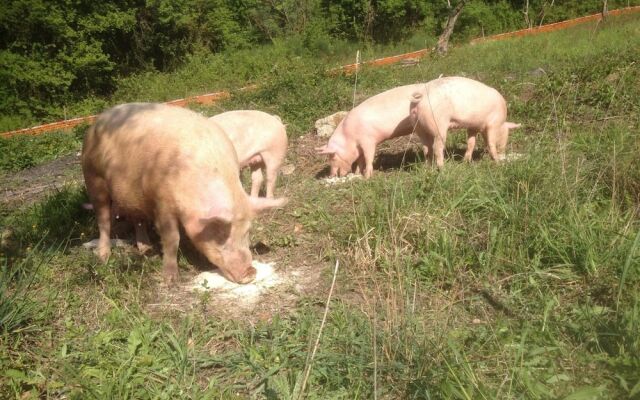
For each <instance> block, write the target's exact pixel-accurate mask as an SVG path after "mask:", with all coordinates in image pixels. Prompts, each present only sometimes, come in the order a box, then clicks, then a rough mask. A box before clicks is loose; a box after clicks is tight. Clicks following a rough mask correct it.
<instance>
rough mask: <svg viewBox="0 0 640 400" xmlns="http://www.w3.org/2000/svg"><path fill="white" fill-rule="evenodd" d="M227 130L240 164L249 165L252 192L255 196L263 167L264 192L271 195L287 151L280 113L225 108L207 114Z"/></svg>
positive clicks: (269, 196)
mask: <svg viewBox="0 0 640 400" xmlns="http://www.w3.org/2000/svg"><path fill="white" fill-rule="evenodd" d="M209 121H213V122H215V123H216V124H218V125H219V126H220V127H221V128H222V130H223V131H224V132H225V133H226V134H227V136H228V137H229V139H230V140H231V143H233V146H234V147H235V149H236V153H237V154H238V160H239V161H240V168H244V167H250V168H251V196H258V193H259V192H260V187H261V186H262V182H263V176H262V169H264V170H265V175H266V176H267V179H266V193H265V194H266V196H267V197H268V198H271V197H273V190H274V188H275V186H276V179H277V178H278V171H279V170H280V167H281V166H282V163H283V162H284V157H285V155H286V154H287V131H286V128H285V126H284V125H283V124H282V121H281V120H280V118H279V117H277V116H275V115H270V114H267V113H265V112H262V111H255V110H238V111H228V112H225V113H222V114H218V115H216V116H213V117H211V118H209Z"/></svg>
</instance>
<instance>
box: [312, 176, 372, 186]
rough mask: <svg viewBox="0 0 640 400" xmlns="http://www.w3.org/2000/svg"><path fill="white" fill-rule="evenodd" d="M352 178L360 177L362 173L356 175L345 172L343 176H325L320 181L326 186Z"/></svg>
mask: <svg viewBox="0 0 640 400" xmlns="http://www.w3.org/2000/svg"><path fill="white" fill-rule="evenodd" d="M354 179H362V175H357V174H347V175H345V176H343V177H337V176H335V177H333V178H325V179H322V180H321V182H322V183H323V184H325V185H327V186H331V185H336V184H340V183H345V182H349V181H351V180H354Z"/></svg>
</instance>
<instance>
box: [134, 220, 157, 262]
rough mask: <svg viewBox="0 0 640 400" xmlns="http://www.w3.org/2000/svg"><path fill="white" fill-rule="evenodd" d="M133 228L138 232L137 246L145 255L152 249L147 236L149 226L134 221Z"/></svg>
mask: <svg viewBox="0 0 640 400" xmlns="http://www.w3.org/2000/svg"><path fill="white" fill-rule="evenodd" d="M133 226H134V229H135V231H136V246H137V247H138V251H139V252H140V253H141V254H145V253H146V252H148V251H149V250H151V249H152V247H153V246H151V240H150V239H149V235H148V234H147V224H146V222H144V221H142V220H138V221H135V220H134V221H133Z"/></svg>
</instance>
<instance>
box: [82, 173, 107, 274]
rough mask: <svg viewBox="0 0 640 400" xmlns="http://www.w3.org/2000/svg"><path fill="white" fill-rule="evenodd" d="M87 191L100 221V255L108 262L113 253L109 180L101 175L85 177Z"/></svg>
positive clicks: (103, 260) (101, 258)
mask: <svg viewBox="0 0 640 400" xmlns="http://www.w3.org/2000/svg"><path fill="white" fill-rule="evenodd" d="M85 182H86V184H87V193H88V194H89V199H90V200H91V204H93V209H94V211H95V213H96V220H97V221H98V230H99V231H100V237H99V239H98V257H100V260H102V262H107V260H108V259H109V256H110V255H111V241H110V237H111V196H110V195H109V188H108V186H107V182H106V181H105V180H104V179H103V178H100V177H97V176H91V177H88V176H86V177H85Z"/></svg>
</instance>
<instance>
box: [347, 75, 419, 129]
mask: <svg viewBox="0 0 640 400" xmlns="http://www.w3.org/2000/svg"><path fill="white" fill-rule="evenodd" d="M424 85H425V84H424V83H418V84H413V85H405V86H398V87H396V88H393V89H389V90H387V91H384V92H382V93H378V94H377V95H375V96H372V97H369V98H368V99H366V100H365V101H363V102H362V103H360V104H359V105H358V106H356V107H355V108H354V109H353V110H351V111H350V112H349V113H348V114H347V116H346V117H345V118H344V119H343V120H342V122H341V125H343V126H342V129H344V130H345V131H346V132H351V131H352V132H357V131H360V130H364V131H370V130H375V131H378V132H382V133H386V134H388V136H391V135H392V134H393V136H400V135H403V134H407V133H409V132H405V131H407V130H409V131H410V130H411V128H412V126H411V124H410V123H409V122H408V121H409V105H410V102H411V96H412V94H413V93H415V92H417V91H424V90H425V86H424Z"/></svg>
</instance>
